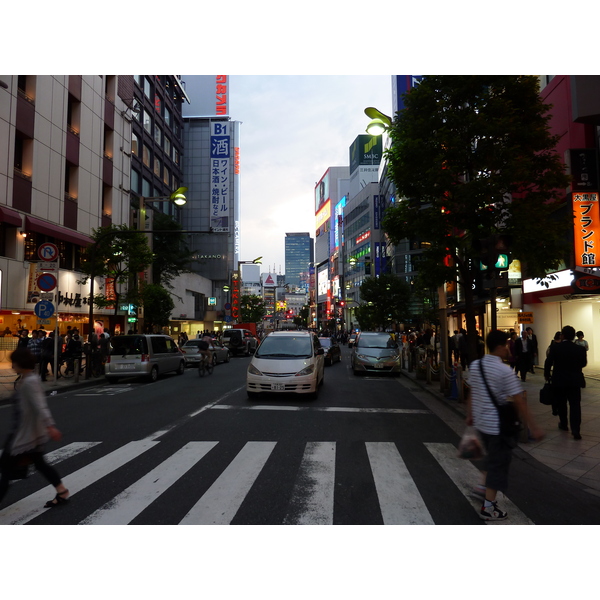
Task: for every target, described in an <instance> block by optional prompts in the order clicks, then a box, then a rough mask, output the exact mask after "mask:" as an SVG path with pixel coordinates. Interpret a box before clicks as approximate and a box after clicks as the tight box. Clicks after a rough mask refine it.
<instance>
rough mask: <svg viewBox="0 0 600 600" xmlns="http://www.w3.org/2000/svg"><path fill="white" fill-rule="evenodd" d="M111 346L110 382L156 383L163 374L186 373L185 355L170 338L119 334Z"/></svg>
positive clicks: (166, 336) (106, 374) (112, 337)
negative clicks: (135, 379)
mask: <svg viewBox="0 0 600 600" xmlns="http://www.w3.org/2000/svg"><path fill="white" fill-rule="evenodd" d="M109 343H110V346H109V355H108V357H107V359H106V365H105V368H104V373H105V376H106V379H107V380H108V381H110V382H115V381H117V380H118V379H119V378H120V377H135V376H140V377H146V378H148V379H149V380H150V381H156V380H157V379H158V376H159V375H162V374H163V373H168V372H170V371H175V372H176V373H177V374H178V375H183V373H184V371H185V357H184V355H183V352H181V350H180V349H179V347H178V346H177V344H176V343H175V340H174V339H173V338H172V337H170V336H168V335H159V334H156V335H141V334H139V335H138V334H133V335H116V336H111V338H110V340H109Z"/></svg>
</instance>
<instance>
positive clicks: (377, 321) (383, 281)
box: [354, 273, 411, 329]
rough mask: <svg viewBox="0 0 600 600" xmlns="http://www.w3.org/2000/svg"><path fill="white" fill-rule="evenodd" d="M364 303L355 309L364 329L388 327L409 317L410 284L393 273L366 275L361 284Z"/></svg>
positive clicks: (361, 295)
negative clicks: (375, 275) (376, 275)
mask: <svg viewBox="0 0 600 600" xmlns="http://www.w3.org/2000/svg"><path fill="white" fill-rule="evenodd" d="M360 297H361V299H362V301H363V303H362V304H361V305H360V306H359V307H357V308H355V309H354V314H355V316H356V318H357V319H358V322H359V323H360V326H361V328H362V329H375V328H378V327H381V328H383V329H387V328H388V327H389V326H390V325H391V324H392V323H403V322H405V321H406V320H407V318H408V317H409V305H410V297H411V290H410V285H409V284H408V283H406V281H404V280H403V279H402V278H400V277H398V276H397V275H394V274H392V273H382V274H381V275H379V276H378V277H366V278H365V280H364V281H363V283H362V285H361V286H360Z"/></svg>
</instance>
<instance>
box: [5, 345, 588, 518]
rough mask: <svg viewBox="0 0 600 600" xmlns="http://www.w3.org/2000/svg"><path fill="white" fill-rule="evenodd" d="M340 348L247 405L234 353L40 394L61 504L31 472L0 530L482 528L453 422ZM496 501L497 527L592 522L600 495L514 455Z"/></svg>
mask: <svg viewBox="0 0 600 600" xmlns="http://www.w3.org/2000/svg"><path fill="white" fill-rule="evenodd" d="M348 355H349V351H348V350H347V349H345V348H344V349H343V357H344V358H343V361H342V362H341V363H338V364H335V365H333V366H331V367H326V369H325V383H324V385H323V387H322V389H321V391H320V394H319V397H318V399H316V400H304V399H302V398H297V397H286V396H278V397H275V396H273V397H269V398H260V399H258V400H252V401H250V400H248V398H247V396H246V392H245V373H246V367H247V365H248V363H249V361H250V359H249V358H245V357H239V358H234V359H232V360H231V362H230V363H228V364H221V365H218V366H217V367H216V368H215V370H214V373H213V375H212V376H209V377H204V378H199V377H198V374H197V371H196V370H195V369H194V370H187V371H186V372H185V374H184V375H182V376H178V375H174V374H173V375H165V376H163V377H161V378H160V379H159V380H158V381H157V382H156V383H145V382H140V381H135V380H126V379H124V380H123V381H122V382H119V383H118V384H104V383H101V384H100V385H98V386H96V387H92V388H86V389H80V390H73V391H71V392H67V393H63V394H60V395H57V396H54V397H51V398H49V405H50V408H51V410H52V412H53V415H54V418H55V420H56V422H57V424H58V426H59V428H60V429H61V430H62V431H63V433H64V438H63V439H62V440H61V441H60V442H59V443H49V444H48V447H47V450H48V457H49V460H50V461H52V462H53V463H54V464H55V465H56V468H57V469H58V470H59V472H60V474H61V476H62V477H63V478H64V481H65V484H66V485H67V487H69V489H70V490H71V492H72V494H73V496H72V499H71V501H70V502H69V503H68V504H67V505H65V506H62V507H59V508H56V509H50V510H48V509H43V504H44V502H45V501H46V500H49V499H51V498H52V496H53V488H51V487H50V486H48V485H47V483H46V481H45V480H44V479H43V478H42V477H41V476H40V475H39V474H37V473H36V474H33V475H32V476H30V477H29V478H28V479H27V480H24V481H19V482H15V483H13V484H12V486H11V489H10V490H9V493H8V495H7V497H6V498H5V499H4V501H3V503H2V504H1V505H0V524H9V523H13V524H18V523H31V524H78V523H83V524H128V523H131V524H170V525H175V524H274V525H275V524H345V525H351V524H372V525H376V524H463V525H466V524H473V525H481V524H483V523H484V522H483V521H481V520H480V519H479V517H478V515H477V509H478V506H479V501H478V500H476V499H475V498H473V497H472V496H471V494H470V490H471V488H472V486H473V484H475V483H476V482H477V481H478V471H477V469H476V466H475V465H474V464H472V463H471V462H469V461H464V460H460V459H458V458H457V457H456V446H457V445H458V441H459V437H460V436H459V434H460V432H461V431H462V428H463V427H464V426H463V424H462V419H461V418H460V417H459V416H458V415H457V414H456V413H454V411H452V410H451V409H449V408H448V407H446V406H443V405H442V404H441V403H440V401H439V400H437V399H434V398H433V397H431V396H429V395H428V394H427V393H426V392H424V391H422V390H420V389H419V388H417V387H416V386H415V385H414V384H413V383H412V382H409V381H407V380H406V379H404V378H397V377H364V376H363V377H356V376H354V375H353V374H352V372H351V371H350V369H349V361H348ZM9 416H10V411H9V409H8V408H7V407H0V436H2V439H3V437H4V435H5V432H6V429H7V427H8V419H9ZM540 497H543V498H544V502H540V501H539V498H540ZM500 501H501V505H502V507H503V508H504V509H505V510H508V512H509V515H510V517H509V519H508V520H507V521H504V522H502V524H534V523H537V524H574V523H577V524H592V523H598V522H599V521H600V517H599V515H600V511H598V507H599V504H600V499H598V498H597V497H596V496H592V495H590V494H587V493H585V492H583V491H582V487H581V486H578V485H577V483H576V482H573V481H571V480H569V479H567V478H565V477H563V476H561V475H558V474H556V473H555V472H553V471H551V470H550V469H547V468H545V467H544V466H543V465H541V464H540V463H538V462H537V461H535V460H534V459H532V458H530V457H526V456H525V457H523V456H520V455H519V456H516V457H515V459H514V461H513V465H512V471H511V489H510V491H509V492H508V497H503V496H502V497H501V498H500Z"/></svg>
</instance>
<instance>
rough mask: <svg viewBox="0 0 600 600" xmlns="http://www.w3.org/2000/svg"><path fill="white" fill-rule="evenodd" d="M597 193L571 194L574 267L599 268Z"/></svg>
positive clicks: (599, 235)
mask: <svg viewBox="0 0 600 600" xmlns="http://www.w3.org/2000/svg"><path fill="white" fill-rule="evenodd" d="M599 200H600V199H599V194H598V192H576V193H573V215H574V216H573V218H574V222H573V225H574V237H575V265H576V266H578V267H600V253H598V252H597V250H598V249H600V206H599V203H600V202H599Z"/></svg>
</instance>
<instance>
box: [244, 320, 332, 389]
mask: <svg viewBox="0 0 600 600" xmlns="http://www.w3.org/2000/svg"><path fill="white" fill-rule="evenodd" d="M324 369H325V353H324V350H323V348H322V347H321V343H320V342H319V338H318V337H317V336H316V334H314V333H311V332H309V331H274V332H273V333H270V334H269V335H268V336H267V337H266V338H264V339H263V341H262V342H261V343H260V346H259V347H258V348H257V350H256V352H255V353H254V356H253V357H252V360H251V361H250V365H249V366H248V371H247V375H246V392H247V393H248V398H250V399H254V398H256V396H257V395H258V394H261V393H267V394H269V393H278V394H281V393H288V392H291V393H294V394H309V395H310V396H311V397H312V398H316V397H317V395H318V392H319V386H320V385H321V384H322V383H323V375H324Z"/></svg>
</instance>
